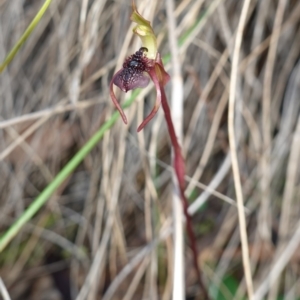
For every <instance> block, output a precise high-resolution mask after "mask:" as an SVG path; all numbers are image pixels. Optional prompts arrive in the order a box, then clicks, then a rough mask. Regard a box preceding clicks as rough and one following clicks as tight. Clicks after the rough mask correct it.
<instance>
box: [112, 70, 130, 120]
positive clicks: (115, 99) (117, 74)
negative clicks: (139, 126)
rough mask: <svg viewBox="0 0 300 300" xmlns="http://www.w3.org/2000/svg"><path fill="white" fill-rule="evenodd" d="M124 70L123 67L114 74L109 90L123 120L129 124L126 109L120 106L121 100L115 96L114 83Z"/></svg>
mask: <svg viewBox="0 0 300 300" xmlns="http://www.w3.org/2000/svg"><path fill="white" fill-rule="evenodd" d="M122 70H123V69H121V70H120V71H118V72H117V73H116V74H115V75H114V76H113V78H112V79H111V81H110V84H109V92H110V97H111V100H112V101H113V103H114V105H115V107H116V108H117V110H118V111H119V113H120V115H121V117H122V119H123V122H124V123H125V124H127V118H126V116H125V114H124V111H123V109H122V107H121V106H120V104H119V102H118V100H117V98H116V96H115V93H114V89H113V84H115V81H117V80H118V78H119V76H120V73H121V72H122ZM116 85H117V84H116ZM117 86H118V85H117ZM120 89H122V88H121V87H120Z"/></svg>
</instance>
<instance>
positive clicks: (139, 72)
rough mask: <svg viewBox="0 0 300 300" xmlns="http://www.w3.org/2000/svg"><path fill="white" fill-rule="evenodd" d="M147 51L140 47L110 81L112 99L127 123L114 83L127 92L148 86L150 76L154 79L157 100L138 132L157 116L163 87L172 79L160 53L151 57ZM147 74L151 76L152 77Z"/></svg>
mask: <svg viewBox="0 0 300 300" xmlns="http://www.w3.org/2000/svg"><path fill="white" fill-rule="evenodd" d="M145 52H148V49H147V48H145V47H142V48H140V50H138V51H137V52H135V53H134V54H132V55H131V56H129V57H128V58H127V59H126V60H125V62H124V64H123V68H122V69H121V70H119V71H118V72H117V73H116V74H115V75H114V76H113V78H112V80H111V82H110V96H111V99H112V101H113V103H114V105H115V107H116V108H117V110H118V111H119V112H120V114H121V117H122V119H123V121H124V123H125V124H127V118H126V116H125V114H124V111H123V109H122V107H121V106H120V104H119V102H118V100H117V99H116V96H115V93H114V90H113V85H114V84H115V85H116V86H117V87H119V88H120V89H121V90H122V91H124V92H125V93H126V92H128V91H130V90H134V89H136V88H144V87H146V86H147V85H148V84H149V81H150V78H151V80H152V81H153V83H154V85H155V89H156V102H155V105H154V107H153V109H152V111H151V113H150V114H149V115H148V116H147V117H146V118H145V119H144V121H143V122H142V123H141V124H140V126H139V127H138V129H137V131H138V132H139V131H141V130H142V129H143V128H144V127H145V125H146V124H147V123H148V122H149V121H150V120H151V119H152V118H153V117H154V116H155V114H156V112H157V111H158V109H159V106H160V103H161V97H162V93H161V89H162V88H163V87H164V85H165V84H166V83H167V82H168V81H169V79H170V76H169V74H168V73H167V72H166V71H165V69H164V66H163V63H162V60H161V57H160V55H159V53H157V55H156V58H155V59H150V58H148V57H146V55H145ZM147 74H148V75H149V76H150V78H149V76H148V75H147Z"/></svg>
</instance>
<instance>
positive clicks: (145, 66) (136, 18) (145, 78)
mask: <svg viewBox="0 0 300 300" xmlns="http://www.w3.org/2000/svg"><path fill="white" fill-rule="evenodd" d="M132 7H133V13H132V15H131V18H130V19H131V20H132V21H133V22H135V23H137V24H138V25H137V26H135V27H134V29H133V32H134V33H135V34H137V35H138V36H139V37H140V38H141V40H142V44H143V47H141V48H140V49H139V50H138V51H136V52H135V53H134V54H132V55H131V56H129V57H128V58H127V59H126V60H125V62H124V63H123V67H122V69H121V70H119V71H118V72H117V73H116V74H115V75H114V76H113V78H112V80H111V82H110V96H111V98H112V101H113V103H114V105H115V107H116V108H117V110H118V111H119V113H120V115H121V117H122V119H123V121H124V123H125V124H127V118H126V116H125V114H124V111H123V109H122V107H121V106H120V104H119V102H118V100H117V99H116V96H115V94H114V90H113V85H116V86H117V87H119V88H120V89H121V90H122V91H124V92H125V93H126V92H128V91H129V90H133V89H136V88H144V87H146V86H147V85H148V84H149V82H150V79H151V80H152V81H153V83H154V86H155V89H156V102H155V105H154V107H153V109H152V111H151V112H150V114H149V115H148V116H147V117H146V118H145V119H144V121H143V122H142V123H141V124H140V125H139V127H138V129H137V131H138V132H139V131H141V130H142V129H143V128H144V127H145V126H146V125H147V124H148V123H149V121H150V120H151V119H152V118H153V117H154V116H155V114H156V113H157V111H158V109H159V107H160V104H161V103H162V107H163V110H164V113H165V119H166V123H167V126H168V131H169V135H170V139H171V142H172V146H173V149H174V162H173V164H174V170H175V173H176V177H177V180H178V184H179V190H180V196H181V200H182V204H183V211H184V214H185V217H186V225H187V232H188V235H189V239H190V242H191V248H192V253H193V260H194V266H195V270H196V273H197V278H198V282H199V285H200V286H201V288H202V291H203V294H204V296H205V299H209V297H208V293H207V291H206V289H205V286H204V284H203V282H202V279H201V274H200V269H199V266H198V252H197V247H196V238H195V234H194V231H193V228H192V221H191V217H190V215H189V213H188V201H187V199H186V197H185V194H184V187H185V179H184V177H185V162H184V159H183V156H182V152H181V147H180V145H179V143H178V140H177V137H176V133H175V129H174V125H173V121H172V117H171V112H170V108H169V104H168V101H167V97H166V94H165V90H164V86H165V85H166V84H167V83H168V81H169V80H170V76H169V74H168V73H167V72H166V71H165V69H164V65H163V63H162V60H161V56H160V54H159V53H158V51H157V42H156V37H155V34H154V32H153V29H152V27H151V25H150V22H149V21H147V20H146V19H144V18H143V17H142V16H141V15H140V14H139V12H138V11H137V9H136V6H135V4H134V2H132Z"/></svg>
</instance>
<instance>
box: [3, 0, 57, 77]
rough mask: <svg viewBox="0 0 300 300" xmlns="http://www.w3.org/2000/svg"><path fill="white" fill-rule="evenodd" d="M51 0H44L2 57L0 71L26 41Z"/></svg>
mask: <svg viewBox="0 0 300 300" xmlns="http://www.w3.org/2000/svg"><path fill="white" fill-rule="evenodd" d="M51 2H52V0H46V1H45V3H44V5H43V6H42V7H41V9H40V10H39V12H38V13H37V15H36V16H35V18H34V19H33V20H32V22H31V23H30V24H29V26H28V27H27V29H26V30H25V32H24V33H23V35H22V36H21V38H20V39H19V41H18V42H17V43H16V44H15V46H14V47H13V48H12V50H11V51H10V52H9V54H8V55H7V56H6V58H5V59H4V61H3V63H2V64H1V65H0V73H2V72H3V70H4V69H5V68H6V67H7V65H8V64H9V63H10V62H11V61H12V60H13V58H14V57H15V55H16V54H17V53H18V51H19V50H20V48H21V47H22V45H23V44H24V43H25V42H26V40H27V39H28V37H29V36H30V34H31V32H32V31H33V30H34V28H35V27H36V26H37V25H38V23H39V22H40V20H41V18H42V17H43V15H44V13H45V12H46V10H47V8H48V7H49V5H50V3H51Z"/></svg>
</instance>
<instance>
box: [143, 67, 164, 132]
mask: <svg viewBox="0 0 300 300" xmlns="http://www.w3.org/2000/svg"><path fill="white" fill-rule="evenodd" d="M149 75H150V77H151V79H152V81H153V83H154V86H155V89H156V101H155V105H154V107H153V109H152V111H151V112H150V114H149V115H148V116H147V117H146V118H145V119H144V121H143V122H142V123H141V124H140V126H139V127H138V129H137V132H140V131H141V130H142V129H143V128H144V127H145V126H146V125H147V124H148V123H149V122H150V121H151V120H152V119H153V117H154V116H155V115H156V113H157V111H158V109H159V107H160V103H161V89H162V88H163V87H162V86H161V85H160V83H159V80H158V78H157V74H156V68H155V66H154V67H152V68H151V69H150V70H149Z"/></svg>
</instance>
